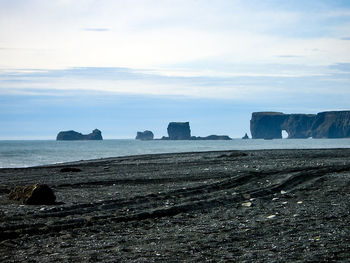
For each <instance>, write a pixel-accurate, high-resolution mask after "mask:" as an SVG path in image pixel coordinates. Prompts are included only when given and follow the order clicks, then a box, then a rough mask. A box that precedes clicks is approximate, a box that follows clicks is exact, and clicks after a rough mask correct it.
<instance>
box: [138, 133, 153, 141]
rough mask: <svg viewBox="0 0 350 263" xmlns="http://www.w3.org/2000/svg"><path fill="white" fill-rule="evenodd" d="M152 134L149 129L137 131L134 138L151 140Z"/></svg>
mask: <svg viewBox="0 0 350 263" xmlns="http://www.w3.org/2000/svg"><path fill="white" fill-rule="evenodd" d="M153 138H154V134H153V132H151V131H143V132H137V134H136V138H135V139H136V140H141V141H149V140H153Z"/></svg>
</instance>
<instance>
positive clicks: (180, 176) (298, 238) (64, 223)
mask: <svg viewBox="0 0 350 263" xmlns="http://www.w3.org/2000/svg"><path fill="white" fill-rule="evenodd" d="M64 167H74V168H79V169H80V170H81V171H79V172H61V169H62V168H64ZM38 182H40V183H45V184H48V185H49V186H50V187H51V188H52V189H53V190H54V192H55V194H56V197H57V199H56V200H57V204H55V205H50V206H45V205H42V206H23V205H20V204H18V203H16V202H14V201H10V200H8V198H7V195H8V193H9V191H10V189H12V188H14V187H15V186H19V185H27V184H32V183H38ZM349 203H350V149H349V148H339V149H329V148H327V149H273V150H234V151H205V152H202V151H201V152H187V153H165V154H143V155H133V156H122V157H111V158H102V159H94V160H85V161H77V162H69V163H63V164H56V165H45V166H36V167H29V168H2V169H0V209H1V210H0V211H1V217H0V218H1V219H0V253H1V255H2V258H3V260H2V262H13V261H27V260H29V259H30V260H33V261H44V260H50V261H53V262H62V261H89V260H93V261H104V262H105V261H107V262H113V261H120V262H150V261H155V262H164V261H169V262H173V261H180V262H203V261H234V262H247V261H250V262H251V261H254V262H266V261H273V260H274V261H276V260H277V261H283V262H286V261H287V262H295V261H307V260H316V261H346V260H347V259H348V258H350V252H349V251H350V238H349V237H350V227H349V226H350V212H349Z"/></svg>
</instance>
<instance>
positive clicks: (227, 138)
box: [191, 135, 232, 141]
mask: <svg viewBox="0 0 350 263" xmlns="http://www.w3.org/2000/svg"><path fill="white" fill-rule="evenodd" d="M191 140H198V141H200V140H203V141H206V140H208V141H209V140H225V141H228V140H232V139H231V138H230V137H229V136H227V135H209V136H206V137H196V136H192V137H191Z"/></svg>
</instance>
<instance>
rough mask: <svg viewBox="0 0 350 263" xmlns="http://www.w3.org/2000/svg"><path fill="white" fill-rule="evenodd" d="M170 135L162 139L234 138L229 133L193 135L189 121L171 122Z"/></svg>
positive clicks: (169, 126)
mask: <svg viewBox="0 0 350 263" xmlns="http://www.w3.org/2000/svg"><path fill="white" fill-rule="evenodd" d="M168 135H169V137H165V136H163V137H162V138H161V140H193V141H195V140H232V139H231V138H230V137H229V136H227V135H209V136H206V137H196V136H191V129H190V123H189V122H170V123H169V125H168Z"/></svg>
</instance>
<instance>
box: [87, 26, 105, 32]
mask: <svg viewBox="0 0 350 263" xmlns="http://www.w3.org/2000/svg"><path fill="white" fill-rule="evenodd" d="M84 30H85V31H94V32H106V31H109V30H110V29H109V28H103V27H101V28H98V27H88V28H84Z"/></svg>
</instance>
